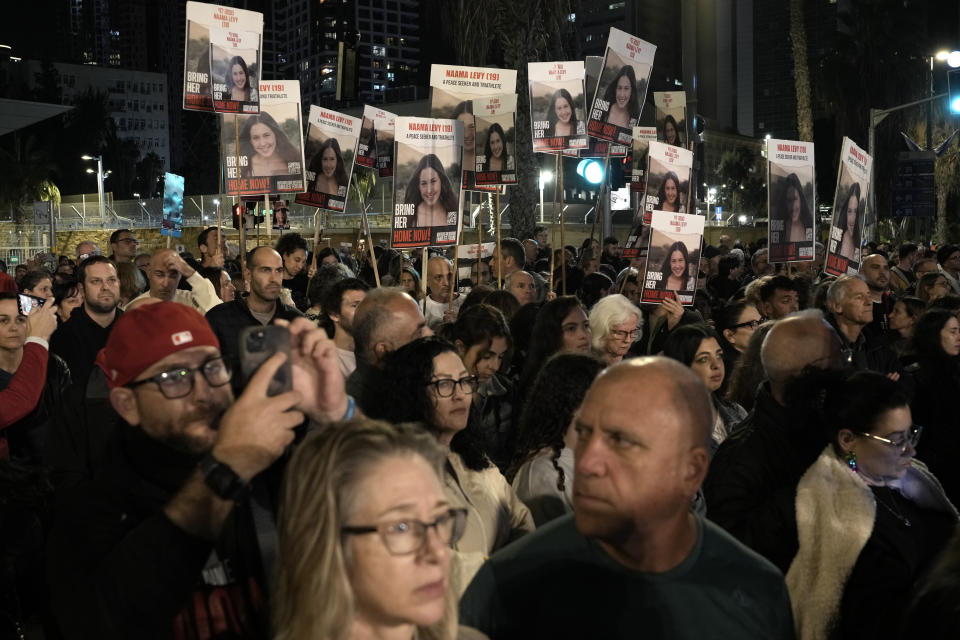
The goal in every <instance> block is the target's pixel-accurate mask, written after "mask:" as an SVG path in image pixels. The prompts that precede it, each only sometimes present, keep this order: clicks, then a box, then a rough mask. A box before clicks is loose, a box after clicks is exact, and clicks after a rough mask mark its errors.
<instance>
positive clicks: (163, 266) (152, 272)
mask: <svg viewBox="0 0 960 640" xmlns="http://www.w3.org/2000/svg"><path fill="white" fill-rule="evenodd" d="M181 278H186V279H187V284H189V285H190V288H191V290H190V291H186V290H184V289H180V288H178V287H179V286H180V279H181ZM147 279H148V280H149V281H150V289H149V290H148V291H147V292H146V293H142V294H140V295H139V296H137V297H136V298H134V299H133V300H131V301H130V302H129V303H128V306H130V307H131V308H134V307H137V306H139V305H140V303H141V300H142V299H143V298H147V297H149V298H156V299H157V300H160V301H161V302H163V301H167V300H171V301H173V302H179V303H180V304H185V305H188V306H191V307H193V308H194V309H196V310H197V311H199V312H200V313H202V314H205V313H206V312H207V311H210V309H213V308H214V307H215V306H217V305H218V304H221V303H222V302H223V300H221V299H220V298H218V297H217V291H216V289H214V288H213V283H212V282H210V281H209V280H207V279H206V278H204V277H203V276H201V275H200V274H199V273H197V272H196V270H195V269H194V268H193V267H191V266H190V265H189V264H187V263H186V262H185V261H184V259H183V258H181V257H180V255H179V254H178V253H177V252H176V251H174V250H173V249H160V250H159V251H157V252H156V253H154V254H153V255H152V256H150V266H149V267H148V268H147Z"/></svg>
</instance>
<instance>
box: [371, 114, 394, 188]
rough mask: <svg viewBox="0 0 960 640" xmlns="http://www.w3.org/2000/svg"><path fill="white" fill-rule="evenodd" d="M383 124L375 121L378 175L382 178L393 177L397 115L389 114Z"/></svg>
mask: <svg viewBox="0 0 960 640" xmlns="http://www.w3.org/2000/svg"><path fill="white" fill-rule="evenodd" d="M388 115H389V118H387V119H386V120H385V121H384V122H383V123H382V124H377V123H374V131H375V132H376V134H377V175H378V176H379V177H381V178H390V177H393V142H394V140H393V130H394V127H395V126H396V120H397V116H395V115H393V114H392V113H391V114H388Z"/></svg>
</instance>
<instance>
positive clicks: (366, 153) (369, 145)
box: [357, 107, 377, 169]
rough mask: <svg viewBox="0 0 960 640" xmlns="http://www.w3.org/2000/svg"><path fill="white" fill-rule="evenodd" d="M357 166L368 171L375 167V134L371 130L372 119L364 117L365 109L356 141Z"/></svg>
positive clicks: (373, 130)
mask: <svg viewBox="0 0 960 640" xmlns="http://www.w3.org/2000/svg"><path fill="white" fill-rule="evenodd" d="M357 164H358V165H359V166H361V167H367V168H368V169H373V168H374V167H376V166H377V132H376V130H375V129H374V128H373V118H369V117H367V115H366V107H365V108H364V116H363V124H361V125H360V137H359V138H358V139H357Z"/></svg>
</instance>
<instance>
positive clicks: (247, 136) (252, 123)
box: [240, 111, 300, 178]
mask: <svg viewBox="0 0 960 640" xmlns="http://www.w3.org/2000/svg"><path fill="white" fill-rule="evenodd" d="M241 117H243V116H241ZM240 155H241V156H244V157H246V158H247V160H248V164H247V166H245V167H243V166H241V167H240V175H241V177H243V178H251V177H254V176H283V175H288V174H291V173H296V172H291V171H290V169H289V164H290V163H292V162H300V152H299V151H297V149H296V147H294V146H293V145H292V144H291V143H290V140H289V139H288V138H287V134H285V133H284V132H283V130H282V129H281V128H280V126H279V125H278V124H277V121H276V120H274V119H273V116H271V115H270V114H269V113H267V112H266V111H261V112H260V113H259V114H257V115H255V116H246V117H245V118H244V124H243V128H242V129H241V130H240Z"/></svg>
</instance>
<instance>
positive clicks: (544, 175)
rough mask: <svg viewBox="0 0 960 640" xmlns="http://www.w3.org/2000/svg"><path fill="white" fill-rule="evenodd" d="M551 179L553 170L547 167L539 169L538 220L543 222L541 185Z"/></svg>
mask: <svg viewBox="0 0 960 640" xmlns="http://www.w3.org/2000/svg"><path fill="white" fill-rule="evenodd" d="M551 180H553V171H550V170H549V169H540V178H539V180H537V182H539V183H540V222H543V185H545V184H546V183H548V182H550V181H551Z"/></svg>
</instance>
